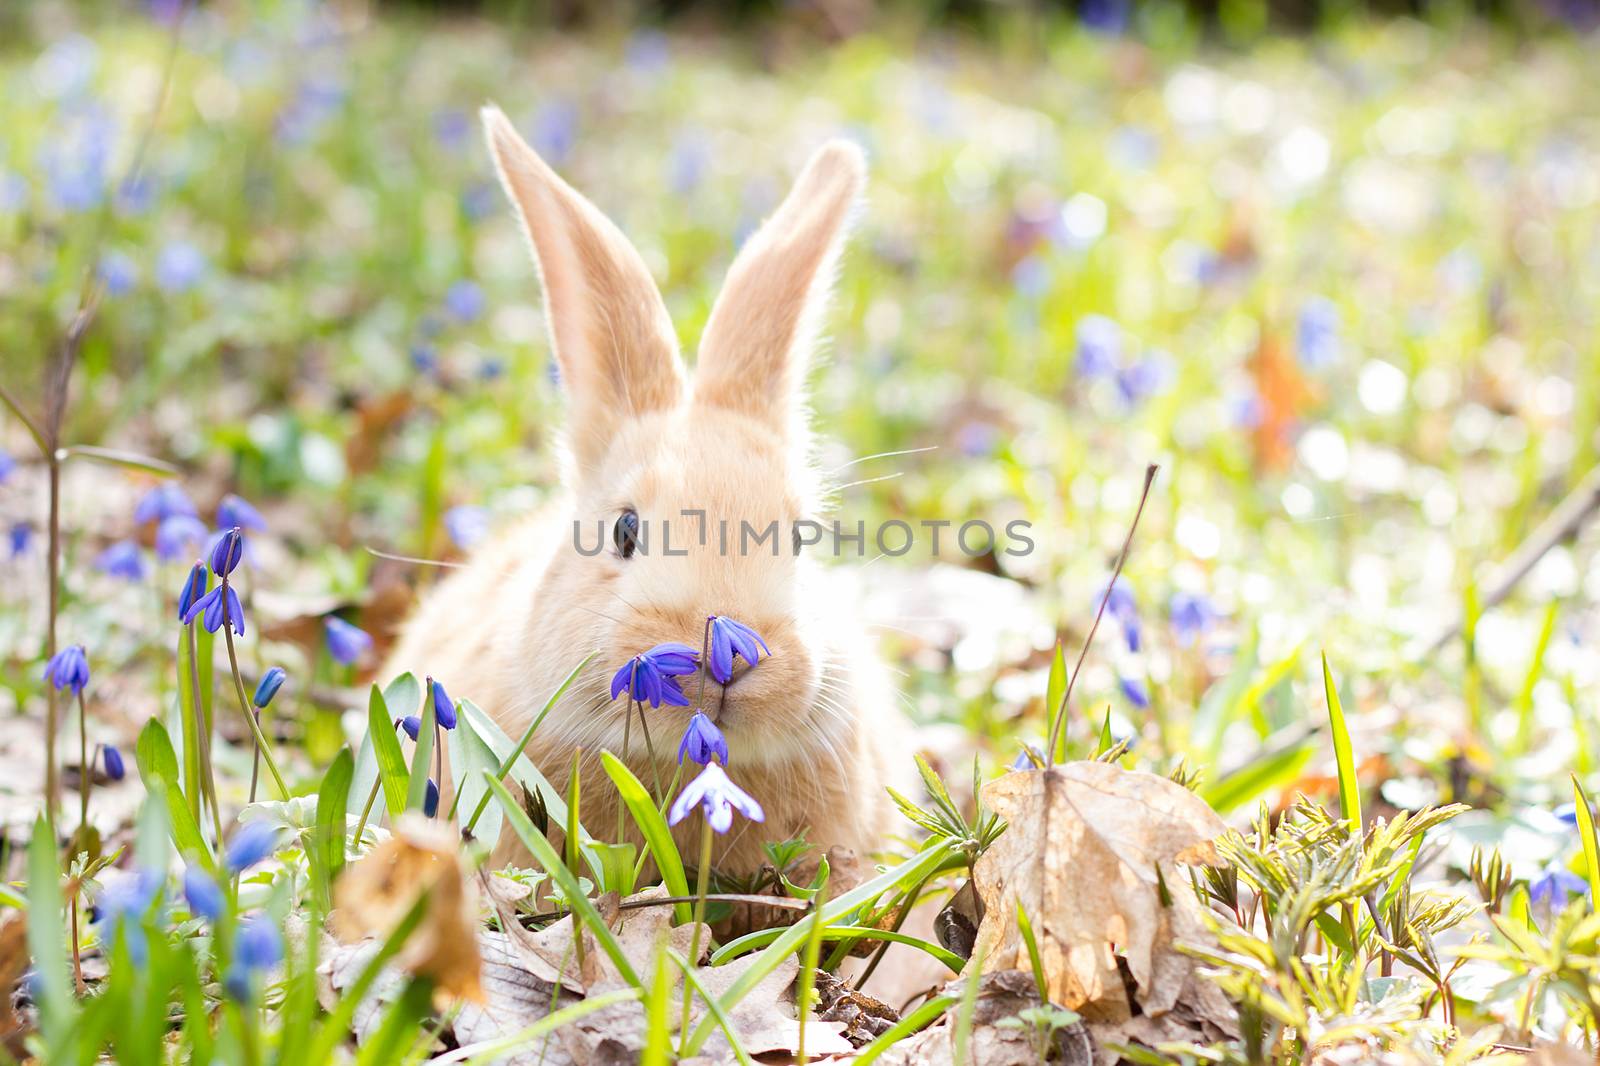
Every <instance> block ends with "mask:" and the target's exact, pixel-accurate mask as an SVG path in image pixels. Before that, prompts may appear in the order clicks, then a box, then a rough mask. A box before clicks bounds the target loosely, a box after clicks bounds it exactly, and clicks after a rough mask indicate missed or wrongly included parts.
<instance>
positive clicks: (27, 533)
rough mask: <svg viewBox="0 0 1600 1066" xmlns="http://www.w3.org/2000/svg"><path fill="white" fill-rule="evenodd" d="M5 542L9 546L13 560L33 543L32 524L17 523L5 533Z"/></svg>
mask: <svg viewBox="0 0 1600 1066" xmlns="http://www.w3.org/2000/svg"><path fill="white" fill-rule="evenodd" d="M6 541H7V542H8V543H9V544H10V546H11V558H13V559H15V558H17V557H18V556H20V555H22V554H23V553H25V552H26V551H27V550H28V545H29V544H32V543H33V523H32V522H17V523H15V524H14V525H12V527H11V528H10V529H9V530H7V531H6Z"/></svg>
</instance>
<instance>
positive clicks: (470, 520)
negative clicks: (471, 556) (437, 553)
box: [444, 505, 489, 548]
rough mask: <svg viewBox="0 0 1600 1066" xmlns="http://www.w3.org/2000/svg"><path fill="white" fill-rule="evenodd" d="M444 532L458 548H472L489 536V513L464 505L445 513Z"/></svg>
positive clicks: (480, 508)
mask: <svg viewBox="0 0 1600 1066" xmlns="http://www.w3.org/2000/svg"><path fill="white" fill-rule="evenodd" d="M444 530H445V532H446V533H448V534H450V539H451V540H452V541H454V542H455V545H456V547H458V548H470V547H472V546H473V545H475V544H477V543H479V542H480V541H482V540H483V538H484V537H486V536H488V534H489V512H487V511H485V510H484V509H483V508H482V507H472V506H468V505H463V506H460V507H452V508H450V509H449V510H448V511H446V512H445V513H444Z"/></svg>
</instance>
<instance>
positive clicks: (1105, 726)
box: [1094, 704, 1116, 759]
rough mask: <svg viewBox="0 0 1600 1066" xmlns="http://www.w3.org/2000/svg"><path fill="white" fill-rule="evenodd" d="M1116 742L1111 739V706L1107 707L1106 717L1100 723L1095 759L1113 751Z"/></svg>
mask: <svg viewBox="0 0 1600 1066" xmlns="http://www.w3.org/2000/svg"><path fill="white" fill-rule="evenodd" d="M1115 743H1116V741H1114V740H1112V739H1111V705H1110V704H1107V705H1106V716H1105V719H1104V720H1103V721H1101V723H1100V739H1099V740H1097V741H1096V742H1095V748H1094V757H1095V758H1097V759H1098V758H1099V757H1100V756H1102V755H1104V754H1105V753H1106V752H1108V751H1110V750H1111V745H1112V744H1115Z"/></svg>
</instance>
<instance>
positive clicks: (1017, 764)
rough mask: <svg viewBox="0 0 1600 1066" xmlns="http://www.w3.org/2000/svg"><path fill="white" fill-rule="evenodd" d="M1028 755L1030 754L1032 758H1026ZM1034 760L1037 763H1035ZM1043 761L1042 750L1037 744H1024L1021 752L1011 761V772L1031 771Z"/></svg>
mask: <svg viewBox="0 0 1600 1066" xmlns="http://www.w3.org/2000/svg"><path fill="white" fill-rule="evenodd" d="M1030 753H1032V755H1033V758H1029V757H1028V756H1029V754H1030ZM1035 759H1037V760H1038V762H1035V761H1034V760H1035ZM1044 761H1045V759H1044V749H1043V748H1041V747H1039V745H1037V744H1024V745H1023V746H1022V750H1021V751H1020V752H1018V753H1017V757H1016V758H1015V759H1012V760H1011V768H1012V769H1013V770H1032V769H1034V768H1035V767H1036V766H1038V765H1039V764H1041V763H1043V762H1044Z"/></svg>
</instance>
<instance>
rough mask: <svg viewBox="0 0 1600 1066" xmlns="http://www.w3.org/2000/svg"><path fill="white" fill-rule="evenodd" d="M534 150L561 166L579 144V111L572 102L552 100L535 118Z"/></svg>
mask: <svg viewBox="0 0 1600 1066" xmlns="http://www.w3.org/2000/svg"><path fill="white" fill-rule="evenodd" d="M530 140H531V141H532V142H533V147H534V150H535V151H537V152H538V153H539V154H540V155H542V156H544V158H545V159H547V160H548V161H549V162H550V164H551V165H552V166H560V165H561V164H562V163H563V162H565V161H566V158H567V156H568V155H570V154H571V153H572V147H573V145H575V144H577V143H578V109H577V107H576V106H575V105H574V104H573V103H572V102H571V101H570V100H552V101H550V102H549V103H548V104H545V105H544V106H543V107H541V108H540V109H539V111H538V113H537V114H535V115H534V116H533V136H532V137H531V138H530Z"/></svg>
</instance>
